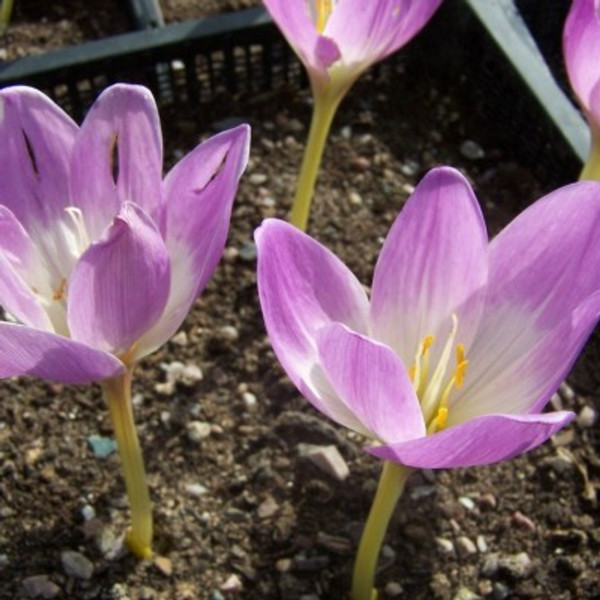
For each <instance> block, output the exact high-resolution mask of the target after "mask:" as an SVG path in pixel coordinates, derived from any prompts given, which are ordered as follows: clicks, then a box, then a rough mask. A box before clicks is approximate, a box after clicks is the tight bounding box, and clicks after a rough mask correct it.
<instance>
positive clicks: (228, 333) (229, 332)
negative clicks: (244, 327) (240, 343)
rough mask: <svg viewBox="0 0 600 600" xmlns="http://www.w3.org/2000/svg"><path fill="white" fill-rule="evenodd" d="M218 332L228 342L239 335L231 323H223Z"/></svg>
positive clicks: (233, 340) (234, 339) (235, 339)
mask: <svg viewBox="0 0 600 600" xmlns="http://www.w3.org/2000/svg"><path fill="white" fill-rule="evenodd" d="M219 334H220V335H221V337H222V338H223V339H224V340H227V341H228V342H235V341H237V340H238V338H239V337H240V334H239V332H238V330H237V329H236V328H235V327H234V326H233V325H224V326H223V327H221V329H219Z"/></svg>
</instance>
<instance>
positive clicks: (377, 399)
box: [318, 323, 425, 443]
mask: <svg viewBox="0 0 600 600" xmlns="http://www.w3.org/2000/svg"><path fill="white" fill-rule="evenodd" d="M318 348H319V359H320V361H321V365H322V366H323V370H324V372H325V375H326V377H327V379H328V380H329V382H330V383H331V385H332V387H333V389H334V390H335V391H336V392H337V394H338V396H339V397H340V398H341V399H342V401H343V402H344V404H345V405H346V406H347V407H348V408H349V409H350V410H351V411H352V412H353V413H354V414H355V415H356V416H357V417H358V419H359V420H360V421H361V422H362V423H363V424H364V426H365V428H366V429H368V430H369V431H371V432H372V435H373V437H375V438H377V439H379V440H382V441H386V442H389V443H391V442H401V441H405V440H409V439H413V438H417V437H421V436H423V435H425V423H424V421H423V414H422V413H421V407H420V405H419V400H418V398H417V396H416V394H415V391H414V388H413V385H412V383H411V381H410V379H409V377H408V373H407V372H406V369H405V368H404V366H403V365H402V363H401V362H400V360H399V359H398V357H397V356H396V354H395V353H394V352H393V351H392V350H391V349H390V348H388V347H387V346H384V345H383V344H379V343H377V342H374V341H373V340H370V339H369V338H367V337H364V336H362V335H359V334H357V333H354V332H352V331H350V330H349V329H348V328H347V327H345V326H344V325H340V324H339V323H332V324H331V325H327V326H325V327H324V328H323V329H322V330H321V331H320V332H319V335H318Z"/></svg>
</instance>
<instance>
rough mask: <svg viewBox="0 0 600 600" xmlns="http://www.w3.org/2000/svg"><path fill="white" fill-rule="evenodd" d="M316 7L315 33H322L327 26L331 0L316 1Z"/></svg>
mask: <svg viewBox="0 0 600 600" xmlns="http://www.w3.org/2000/svg"><path fill="white" fill-rule="evenodd" d="M316 5H317V23H316V26H317V31H318V32H319V33H323V30H324V29H325V25H327V19H329V15H330V14H331V8H332V7H331V0H316Z"/></svg>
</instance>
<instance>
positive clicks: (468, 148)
mask: <svg viewBox="0 0 600 600" xmlns="http://www.w3.org/2000/svg"><path fill="white" fill-rule="evenodd" d="M460 153H461V154H462V155H463V156H464V157H465V158H468V159H469V160H481V159H482V158H485V151H484V150H483V148H482V147H481V146H480V145H479V144H478V143H477V142H474V141H473V140H465V141H464V142H463V143H462V144H461V145H460Z"/></svg>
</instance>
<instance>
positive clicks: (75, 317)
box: [68, 203, 170, 355]
mask: <svg viewBox="0 0 600 600" xmlns="http://www.w3.org/2000/svg"><path fill="white" fill-rule="evenodd" d="M169 278H170V269H169V256H168V253H167V249H166V248H165V245H164V242H163V240H162V238H161V236H160V234H159V233H158V231H156V228H155V226H154V224H153V223H152V221H151V220H150V219H149V217H148V216H147V215H145V214H144V212H143V211H142V209H140V208H139V207H137V206H135V205H134V204H131V203H125V204H124V205H123V207H122V209H121V212H120V213H119V215H118V216H117V217H116V218H115V220H114V222H113V224H112V225H111V227H110V228H109V230H108V233H107V235H106V237H105V239H103V240H101V241H99V242H96V243H94V244H92V245H91V246H90V247H89V248H88V250H87V251H86V252H85V253H84V254H83V255H82V256H81V258H80V259H79V261H78V262H77V264H76V265H75V268H74V269H73V275H72V277H71V280H70V282H69V289H68V321H69V329H70V331H71V336H72V338H73V339H75V340H78V341H80V342H84V343H86V344H89V345H90V346H92V347H94V348H100V349H102V350H105V351H107V352H111V353H113V354H116V355H120V354H122V353H124V352H126V351H128V350H130V349H131V346H132V345H133V344H134V343H135V342H136V341H137V340H138V339H139V338H140V337H141V336H142V334H143V333H144V332H145V331H146V330H147V329H148V328H149V327H151V326H152V325H154V323H155V322H156V320H157V319H158V318H159V317H160V315H161V313H162V311H163V309H164V307H165V304H166V301H167V297H168V295H169Z"/></svg>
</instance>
